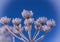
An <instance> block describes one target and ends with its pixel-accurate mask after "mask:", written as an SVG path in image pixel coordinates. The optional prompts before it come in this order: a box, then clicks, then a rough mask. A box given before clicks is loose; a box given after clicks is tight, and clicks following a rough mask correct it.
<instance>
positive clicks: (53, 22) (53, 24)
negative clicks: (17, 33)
mask: <svg viewBox="0 0 60 42" xmlns="http://www.w3.org/2000/svg"><path fill="white" fill-rule="evenodd" d="M46 24H47V26H50V27H53V26H55V21H54V20H53V19H51V20H48V21H47V23H46Z"/></svg>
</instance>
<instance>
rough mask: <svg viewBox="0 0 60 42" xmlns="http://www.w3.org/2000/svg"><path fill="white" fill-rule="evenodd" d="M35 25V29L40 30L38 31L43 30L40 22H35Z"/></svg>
mask: <svg viewBox="0 0 60 42" xmlns="http://www.w3.org/2000/svg"><path fill="white" fill-rule="evenodd" d="M34 24H35V29H36V30H38V31H40V30H41V28H42V25H41V24H40V23H39V22H38V21H35V23H34Z"/></svg>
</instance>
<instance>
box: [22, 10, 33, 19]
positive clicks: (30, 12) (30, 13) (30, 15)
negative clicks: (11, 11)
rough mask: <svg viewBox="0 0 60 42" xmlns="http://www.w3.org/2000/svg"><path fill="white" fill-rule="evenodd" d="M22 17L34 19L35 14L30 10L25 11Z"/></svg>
mask: <svg viewBox="0 0 60 42" xmlns="http://www.w3.org/2000/svg"><path fill="white" fill-rule="evenodd" d="M22 16H23V17H24V18H27V19H28V18H30V17H32V16H33V12H32V11H28V10H25V9H24V10H23V12H22Z"/></svg>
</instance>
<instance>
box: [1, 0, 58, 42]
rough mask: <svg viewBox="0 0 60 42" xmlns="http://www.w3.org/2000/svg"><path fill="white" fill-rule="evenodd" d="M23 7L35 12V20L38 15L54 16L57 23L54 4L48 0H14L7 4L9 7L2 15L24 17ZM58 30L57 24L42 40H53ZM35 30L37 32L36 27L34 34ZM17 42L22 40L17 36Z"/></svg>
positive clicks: (51, 41) (50, 41)
mask: <svg viewBox="0 0 60 42" xmlns="http://www.w3.org/2000/svg"><path fill="white" fill-rule="evenodd" d="M23 9H26V10H32V11H33V12H34V15H33V17H34V18H35V20H36V19H37V18H38V17H42V16H45V17H47V18H48V19H51V18H53V19H54V20H55V21H56V24H57V21H58V20H57V18H58V17H57V12H56V10H55V7H54V6H53V4H52V3H50V2H49V1H48V0H13V1H12V2H11V3H10V4H9V5H8V6H7V9H6V11H5V12H4V14H3V15H2V16H8V17H10V18H15V17H20V18H22V19H23V17H22V15H21V12H22V10H23ZM23 20H24V19H23ZM11 24H12V23H10V25H11ZM22 25H23V21H22ZM33 28H34V27H33ZM56 31H57V25H56V26H55V27H54V28H53V29H52V31H51V32H49V33H48V35H47V36H46V38H45V39H44V40H43V41H42V42H53V40H54V38H55V36H56V35H55V34H57V33H56ZM34 32H35V29H33V31H32V35H33V33H34ZM24 34H25V35H26V36H27V33H26V32H24ZM41 34H42V33H41ZM27 37H28V36H27ZM16 42H20V40H18V39H17V38H16ZM21 42H22V41H21Z"/></svg>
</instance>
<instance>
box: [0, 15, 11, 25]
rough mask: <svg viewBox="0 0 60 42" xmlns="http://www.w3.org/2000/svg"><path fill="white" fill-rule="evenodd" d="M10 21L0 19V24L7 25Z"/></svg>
mask: <svg viewBox="0 0 60 42" xmlns="http://www.w3.org/2000/svg"><path fill="white" fill-rule="evenodd" d="M10 20H11V19H10V18H8V17H6V16H5V17H2V18H1V19H0V22H1V23H3V24H5V25H7V24H8V23H9V22H10Z"/></svg>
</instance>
